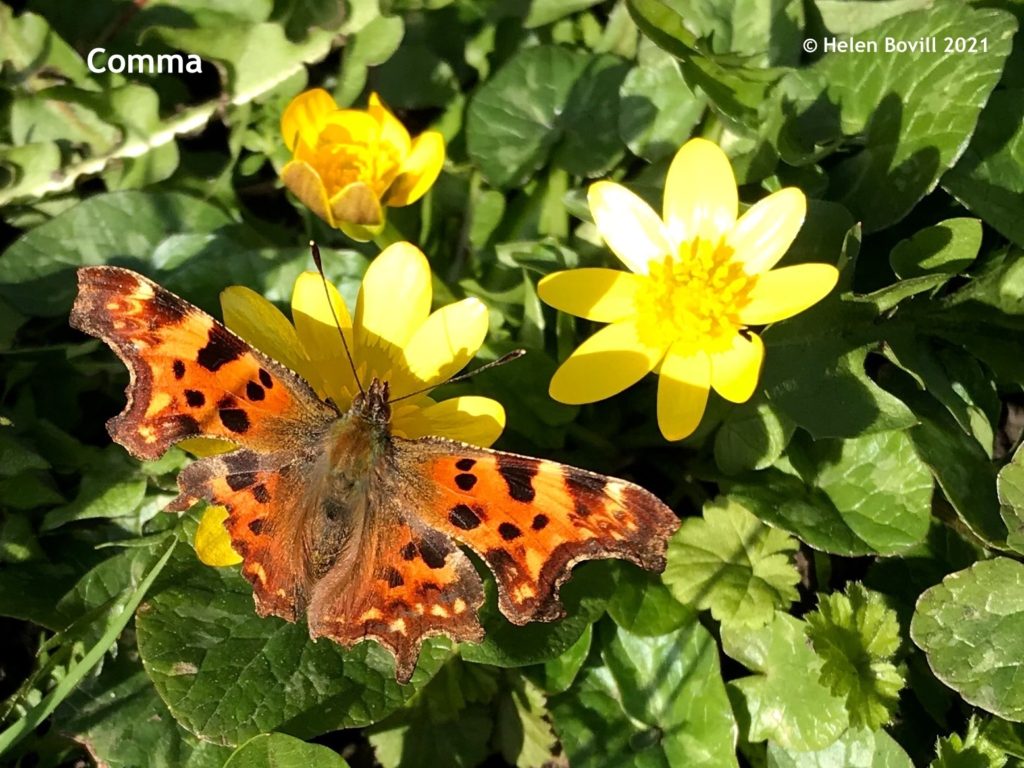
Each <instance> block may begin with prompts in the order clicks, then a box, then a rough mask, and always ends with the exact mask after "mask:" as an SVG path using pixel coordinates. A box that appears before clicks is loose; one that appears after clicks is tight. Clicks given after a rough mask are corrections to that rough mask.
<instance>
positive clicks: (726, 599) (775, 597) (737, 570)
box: [662, 498, 800, 627]
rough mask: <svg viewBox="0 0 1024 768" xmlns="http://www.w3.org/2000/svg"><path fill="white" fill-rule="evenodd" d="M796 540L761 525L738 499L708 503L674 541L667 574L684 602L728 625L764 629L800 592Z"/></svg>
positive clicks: (688, 519) (670, 541) (681, 527)
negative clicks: (793, 560)
mask: <svg viewBox="0 0 1024 768" xmlns="http://www.w3.org/2000/svg"><path fill="white" fill-rule="evenodd" d="M798 546H799V544H798V542H797V541H796V539H793V538H792V537H790V536H788V535H787V534H785V533H784V532H782V531H779V530H776V529H774V528H769V527H768V526H766V525H764V524H763V523H761V522H760V521H759V520H758V519H757V518H756V517H754V515H752V514H751V513H750V511H749V510H748V509H746V508H745V507H743V506H742V505H741V504H740V503H739V502H737V501H735V500H734V499H729V498H723V499H718V500H716V501H713V502H711V503H709V504H707V505H705V507H704V516H703V517H702V518H697V517H689V518H686V519H685V520H683V524H682V526H680V528H679V530H678V531H676V533H675V534H674V535H673V536H672V538H671V539H670V540H669V545H668V565H667V566H666V567H665V573H664V575H663V576H662V578H663V580H664V582H665V584H667V585H668V588H669V590H670V591H671V592H672V594H673V595H674V596H675V597H676V599H678V600H679V601H680V602H682V603H683V604H684V605H691V606H693V607H695V608H698V609H701V610H703V609H707V608H710V609H711V615H712V616H714V617H715V618H716V619H717V620H718V621H720V622H722V623H723V624H725V623H728V624H736V625H743V626H751V627H760V626H763V625H765V624H767V623H768V622H770V621H771V619H772V616H773V615H774V613H775V610H776V609H783V610H784V609H786V608H788V607H789V605H790V603H792V602H793V601H794V600H796V599H797V597H798V596H799V595H798V593H797V591H796V584H797V583H798V582H799V581H800V574H799V573H797V570H796V568H794V567H793V564H792V560H791V558H792V553H793V552H795V551H796V549H797V547H798Z"/></svg>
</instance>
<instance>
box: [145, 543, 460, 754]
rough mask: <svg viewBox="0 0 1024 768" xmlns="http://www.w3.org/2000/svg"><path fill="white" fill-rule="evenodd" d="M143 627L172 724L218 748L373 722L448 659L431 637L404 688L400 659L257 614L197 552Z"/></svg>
mask: <svg viewBox="0 0 1024 768" xmlns="http://www.w3.org/2000/svg"><path fill="white" fill-rule="evenodd" d="M136 630H137V633H138V642H139V652H140V653H141V654H142V659H143V662H144V663H145V665H146V671H147V672H148V673H149V676H150V678H152V680H153V684H154V685H155V686H156V688H157V691H159V693H160V696H161V698H162V699H163V700H164V701H165V702H166V703H167V706H168V708H169V709H170V710H171V712H172V713H173V714H174V717H175V719H177V720H178V721H179V722H180V723H182V724H183V725H184V726H185V727H186V728H188V729H189V730H190V731H192V732H193V733H195V734H197V735H198V736H200V737H201V738H203V739H206V740H208V741H212V742H214V743H217V744H240V743H242V742H244V741H245V740H247V739H249V738H252V737H253V736H255V735H258V734H260V733H266V732H269V731H272V730H275V729H279V730H286V731H287V732H289V733H290V734H292V735H295V736H298V737H300V738H308V737H312V736H316V735H318V734H321V733H325V732H327V731H330V730H335V729H338V728H350V727H360V726H364V725H367V724H369V723H372V722H376V721H377V720H380V719H381V718H383V717H385V716H387V715H388V714H389V713H390V712H392V711H393V710H394V709H396V708H397V707H399V706H402V705H403V704H404V703H405V702H406V701H408V699H409V698H410V697H411V696H412V695H413V694H415V693H416V691H417V690H419V689H420V688H421V687H422V686H423V685H424V684H425V683H426V682H427V681H429V680H430V678H431V677H432V676H433V675H434V673H435V672H436V671H437V669H438V668H439V667H440V666H441V664H442V663H443V661H444V659H445V658H447V657H448V656H449V655H450V653H451V651H450V650H449V649H448V648H449V646H448V645H447V643H446V642H444V641H439V640H436V639H433V640H428V641H427V642H426V643H425V644H424V646H423V650H422V653H421V655H420V663H419V665H418V666H417V668H416V672H415V673H414V674H413V678H412V681H411V682H410V683H409V684H407V685H399V684H398V683H397V682H396V681H395V671H394V670H395V667H394V659H393V657H392V656H391V654H390V653H389V652H388V651H386V650H385V649H383V648H382V647H380V646H379V645H377V644H376V643H373V642H363V643H360V644H358V645H356V646H354V647H353V648H352V649H351V650H344V649H342V648H341V647H340V646H339V645H337V644H336V643H332V642H330V641H329V640H321V641H320V642H316V643H315V642H313V641H312V640H310V639H309V632H308V630H307V629H306V627H305V626H304V625H302V624H288V623H286V622H284V621H281V620H280V619H276V618H266V619H264V618H260V617H259V616H257V615H256V613H255V611H254V610H253V606H252V588H251V587H250V586H249V584H248V583H247V582H246V581H245V580H244V579H243V578H242V577H241V576H240V575H239V574H238V573H237V571H235V570H234V569H226V568H225V569H216V568H209V567H207V566H204V565H201V564H200V563H199V562H198V561H197V560H195V557H194V555H193V554H192V553H191V550H189V551H188V552H187V553H185V554H182V555H180V556H179V557H178V559H177V561H176V568H175V571H174V573H173V578H167V579H164V580H162V581H161V583H160V585H159V586H158V588H157V589H155V590H154V592H153V594H152V595H151V596H150V597H149V599H147V601H146V603H145V604H144V605H143V606H142V608H141V609H140V611H139V615H138V618H137V620H136Z"/></svg>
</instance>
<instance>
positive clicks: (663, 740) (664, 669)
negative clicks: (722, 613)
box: [550, 622, 737, 768]
mask: <svg viewBox="0 0 1024 768" xmlns="http://www.w3.org/2000/svg"><path fill="white" fill-rule="evenodd" d="M612 627H614V625H611V627H610V626H609V625H604V626H603V627H602V629H603V630H609V631H608V632H607V633H604V632H602V633H601V636H602V639H601V665H600V666H596V667H585V668H584V669H583V671H582V672H581V673H580V677H579V679H578V681H577V683H576V684H575V685H574V686H573V688H572V689H571V690H570V691H568V692H566V693H564V694H561V695H559V696H555V697H553V698H552V699H551V702H550V704H551V711H552V713H553V714H554V716H555V726H556V729H557V731H558V734H559V737H560V739H561V741H562V744H563V746H564V747H565V751H566V754H567V755H568V757H569V761H570V763H571V764H572V766H573V768H594V767H597V766H607V765H640V766H664V765H702V764H703V765H716V766H736V765H737V763H736V756H735V742H736V723H735V721H734V720H733V716H732V712H731V710H730V708H729V702H728V699H727V698H726V694H725V688H724V686H723V685H722V678H721V673H720V671H719V666H718V653H717V647H716V645H715V642H714V640H713V639H712V638H711V635H710V634H709V633H708V631H707V630H706V629H704V628H703V627H702V626H701V625H700V624H699V623H698V622H692V623H690V624H687V625H685V626H683V627H681V628H680V629H678V630H676V631H675V632H671V633H669V634H665V635H659V636H657V637H641V636H638V635H634V634H632V633H630V632H628V631H626V630H625V629H622V628H621V627H616V628H614V629H612Z"/></svg>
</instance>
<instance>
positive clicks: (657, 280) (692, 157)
mask: <svg viewBox="0 0 1024 768" xmlns="http://www.w3.org/2000/svg"><path fill="white" fill-rule="evenodd" d="M588 197H589V201H590V210H591V213H592V214H593V216H594V221H595V223H596V225H597V229H598V231H599V232H600V233H601V236H602V237H603V238H604V240H605V242H606V243H607V244H608V247H609V248H610V249H611V250H612V252H613V253H614V254H615V255H616V256H618V257H619V259H620V260H621V261H622V262H623V263H624V264H625V265H626V266H627V267H628V268H629V269H630V270H631V271H630V272H623V271H621V270H614V269H575V270H568V271H565V272H557V273H555V274H552V275H548V276H547V277H545V278H544V279H543V280H541V282H540V286H539V293H540V297H541V299H543V300H544V301H545V302H547V303H548V304H550V305H551V306H553V307H555V308H556V309H560V310H562V311H563V312H568V313H570V314H573V315H577V316H579V317H583V318H586V319H588V320H593V321H595V322H601V323H609V325H608V326H607V327H605V328H602V329H601V330H600V331H598V332H597V333H595V334H594V335H593V336H591V337H590V338H589V339H587V340H586V341H585V342H583V344H581V345H580V346H579V348H578V349H576V351H575V352H573V353H572V355H570V357H569V358H568V359H567V360H566V361H565V362H564V363H563V364H562V365H561V367H560V368H559V369H558V370H557V371H556V372H555V375H554V377H553V378H552V379H551V385H550V393H551V396H552V397H553V398H554V399H556V400H559V401H561V402H563V403H574V404H575V403H592V402H595V401H597V400H603V399H605V398H607V397H611V396H612V395H614V394H617V393H619V392H621V391H622V390H624V389H626V388H627V387H629V386H631V385H633V384H634V383H636V382H637V381H639V380H640V379H641V378H643V377H644V376H645V375H647V374H648V373H649V372H650V371H657V373H658V376H659V379H658V425H659V427H660V428H661V433H662V434H663V435H664V436H665V438H666V439H668V440H681V439H682V438H684V437H686V436H688V435H690V434H692V433H693V431H694V430H695V429H696V428H697V425H698V424H699V423H700V419H701V416H702V415H703V414H704V407H705V405H706V404H707V398H708V391H709V390H710V389H711V388H714V390H715V391H716V392H718V393H719V394H720V395H721V396H722V397H724V398H725V399H726V400H730V401H732V402H734V403H742V402H744V401H746V400H747V399H749V398H750V396H751V395H752V394H753V392H754V388H755V386H756V384H757V378H758V374H759V373H760V369H761V362H762V359H763V357H764V345H763V344H762V342H761V339H760V337H758V336H757V334H755V333H753V332H751V331H750V330H749V329H748V328H749V326H754V325H765V324H767V323H773V322H775V321H776V320H782V319H784V318H787V317H791V316H792V315H795V314H797V313H798V312H802V311H803V310H805V309H807V308H808V307H810V306H811V305H812V304H814V303H815V302H817V301H819V300H820V299H822V298H823V297H824V296H826V295H827V294H828V293H829V291H831V290H832V288H833V287H834V286H835V284H836V281H837V280H838V276H839V273H838V271H837V270H836V268H835V267H833V266H832V265H830V264H798V265H795V266H791V267H783V268H781V269H775V270H772V267H773V266H775V264H776V263H777V262H778V261H779V259H780V258H782V256H783V254H785V252H786V250H787V249H788V248H789V246H790V244H791V243H792V242H793V238H795V237H796V234H797V232H798V231H799V230H800V226H801V225H802V224H803V220H804V215H805V213H806V205H807V203H806V200H805V199H804V195H803V193H802V192H801V191H800V190H799V189H796V188H793V187H788V188H786V189H782V190H779V191H778V192H775V193H774V194H771V195H769V196H768V197H766V198H764V199H763V200H761V201H759V202H758V203H756V204H755V205H753V206H751V208H750V209H749V210H747V211H746V213H744V214H743V215H742V216H741V217H739V219H738V220H737V212H738V211H737V209H738V196H737V191H736V180H735V177H734V176H733V172H732V167H731V166H730V165H729V160H728V158H727V157H726V156H725V153H724V152H722V150H721V149H719V148H718V146H717V145H715V144H712V143H711V142H709V141H705V140H704V139H693V140H691V141H689V142H687V143H686V144H684V145H683V147H682V148H681V149H680V150H679V151H678V152H677V153H676V156H675V158H674V159H673V161H672V165H671V167H670V168H669V171H668V178H667V179H666V181H665V199H664V210H663V217H664V219H663V220H662V219H659V218H658V215H657V214H656V213H655V212H654V211H653V210H651V208H650V206H648V205H647V203H645V202H644V201H643V200H641V199H640V198H639V197H637V196H636V195H635V194H633V193H632V192H630V191H629V190H627V189H626V188H625V187H622V186H620V185H618V184H613V183H611V182H605V181H601V182H597V183H596V184H593V185H592V186H591V187H590V190H589V194H588Z"/></svg>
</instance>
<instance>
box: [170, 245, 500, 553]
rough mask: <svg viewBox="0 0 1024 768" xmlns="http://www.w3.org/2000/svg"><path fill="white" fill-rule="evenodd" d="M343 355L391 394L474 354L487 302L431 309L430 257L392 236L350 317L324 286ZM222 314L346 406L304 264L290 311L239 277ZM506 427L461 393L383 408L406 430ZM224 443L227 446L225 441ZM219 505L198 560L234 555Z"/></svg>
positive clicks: (473, 435) (418, 433)
mask: <svg viewBox="0 0 1024 768" xmlns="http://www.w3.org/2000/svg"><path fill="white" fill-rule="evenodd" d="M328 290H329V291H330V294H331V302H332V303H333V304H334V313H335V314H336V315H337V317H338V321H339V323H340V325H341V328H342V331H343V332H344V334H345V339H346V340H347V341H348V344H349V348H350V349H351V351H352V358H353V360H354V361H355V365H356V368H357V371H358V374H359V380H360V382H361V383H362V385H363V388H364V389H365V388H366V387H367V385H369V383H370V379H372V378H374V377H376V378H378V379H381V380H384V381H388V382H390V384H391V397H392V399H397V398H400V397H402V396H403V395H406V394H409V393H410V392H414V391H416V390H419V389H422V388H424V387H430V386H434V385H437V384H441V383H443V382H444V381H446V380H447V379H449V378H451V377H452V376H453V375H454V374H456V373H458V371H460V370H462V368H464V367H465V365H466V364H467V363H468V362H469V361H470V360H472V359H473V357H474V356H475V355H476V353H477V351H478V350H479V349H480V346H481V345H482V344H483V342H484V338H485V337H486V335H487V328H488V314H487V308H486V307H485V306H484V304H483V302H481V301H480V300H479V299H473V298H470V299H463V300H462V301H458V302H455V303H454V304H448V305H447V306H444V307H441V308H440V309H438V310H436V311H435V312H431V311H430V304H431V294H432V289H431V283H430V266H429V265H428V264H427V259H426V257H425V256H424V255H423V253H422V252H421V251H420V250H419V249H418V248H416V246H414V245H412V244H410V243H395V244H394V245H391V246H389V247H388V248H385V249H384V250H383V251H382V252H381V254H380V255H379V256H378V257H377V258H376V259H374V261H373V262H372V263H371V264H370V267H369V268H368V269H367V270H366V275H365V276H364V277H363V283H362V286H361V287H360V289H359V298H358V300H357V302H356V307H355V317H354V318H353V317H352V316H351V315H350V314H349V310H348V307H346V305H345V301H344V299H342V298H341V295H340V294H339V293H338V291H337V289H336V288H335V287H334V286H333V285H329V286H328ZM221 307H222V309H223V312H224V322H225V324H226V325H227V326H228V328H230V329H231V330H233V331H234V332H235V333H237V334H238V335H239V336H241V337H242V338H243V339H245V340H246V341H248V342H249V343H250V344H252V345H253V346H254V347H256V348H257V349H259V350H261V351H263V352H265V353H266V354H267V355H269V356H270V357H272V358H274V359H275V360H278V361H279V362H281V363H283V364H284V365H286V366H288V367H289V368H291V369H292V370H293V371H295V372H296V373H298V374H299V375H300V376H302V377H303V378H304V379H306V381H308V382H309V383H310V385H311V386H312V387H313V389H315V390H316V392H317V394H319V395H320V396H321V397H330V398H331V399H332V400H333V401H334V402H335V404H336V405H337V406H338V407H339V408H341V409H342V410H345V409H347V408H348V407H349V406H350V405H351V404H352V400H353V398H354V396H355V395H356V394H357V393H358V391H359V389H358V387H357V386H356V380H355V377H354V376H353V374H352V370H351V368H350V367H349V363H348V359H347V358H346V356H345V349H344V347H343V346H342V342H341V338H340V336H339V334H338V326H337V325H336V324H335V321H334V317H333V315H332V314H331V308H330V305H328V303H327V295H326V293H325V291H324V284H323V280H322V279H321V277H320V275H319V274H317V273H316V272H304V273H302V274H301V275H299V278H298V280H296V281H295V288H294V289H293V292H292V320H293V321H294V324H293V322H289V321H288V319H287V318H286V317H285V316H284V314H282V313H281V311H280V310H279V309H277V307H275V306H274V305H273V304H271V303H270V302H269V301H267V300H266V299H265V298H263V297H262V296H260V295H259V294H258V293H256V292H255V291H253V290H251V289H249V288H244V287H241V286H234V287H231V288H228V289H227V290H225V291H223V292H222V293H221ZM504 427H505V411H504V409H503V408H502V407H501V404H500V403H498V402H497V401H495V400H491V399H490V398H486V397H479V396H474V395H464V396H462V397H453V398H449V399H448V400H442V401H440V402H435V401H434V400H433V399H431V398H430V396H429V395H427V394H420V395H416V396H414V397H410V398H409V399H407V400H402V401H401V402H398V403H395V404H394V406H393V407H392V416H391V431H392V433H393V434H395V435H399V436H400V437H407V438H416V437H423V436H424V435H438V436H441V437H448V438H451V439H453V440H462V441H463V442H467V443H473V444H475V445H482V446H489V445H490V444H491V443H493V442H494V441H495V440H497V439H498V436H499V435H500V434H501V431H502V429H504ZM184 447H186V448H188V449H189V450H193V451H194V452H196V453H200V454H208V453H210V452H211V451H210V449H211V448H212V449H214V450H223V449H224V447H226V446H225V444H224V443H222V442H221V441H212V440H201V441H199V440H190V441H186V443H185V444H184ZM231 447H232V448H233V447H234V446H231ZM224 514H225V513H224V509H223V507H209V508H208V509H207V511H206V513H205V515H204V517H203V519H202V521H201V523H200V527H199V531H198V533H197V536H196V551H197V552H198V554H199V558H200V559H201V560H202V561H203V562H204V563H206V564H207V565H232V564H234V563H237V562H239V561H240V558H239V557H238V556H237V555H236V554H235V553H234V551H233V550H232V549H231V545H230V541H229V540H228V538H227V537H228V534H227V531H226V530H225V529H224V527H223V519H224Z"/></svg>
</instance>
